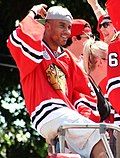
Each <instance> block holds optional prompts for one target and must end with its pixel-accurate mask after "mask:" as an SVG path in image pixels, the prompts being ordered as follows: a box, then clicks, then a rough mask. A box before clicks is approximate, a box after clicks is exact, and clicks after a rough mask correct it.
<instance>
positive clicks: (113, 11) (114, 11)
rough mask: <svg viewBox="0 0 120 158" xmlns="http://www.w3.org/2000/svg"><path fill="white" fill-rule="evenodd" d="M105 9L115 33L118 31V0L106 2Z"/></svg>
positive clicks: (119, 26)
mask: <svg viewBox="0 0 120 158" xmlns="http://www.w3.org/2000/svg"><path fill="white" fill-rule="evenodd" d="M106 8H107V10H108V13H109V15H110V18H111V20H112V23H113V25H114V27H115V28H116V30H117V31H120V0H107V2H106Z"/></svg>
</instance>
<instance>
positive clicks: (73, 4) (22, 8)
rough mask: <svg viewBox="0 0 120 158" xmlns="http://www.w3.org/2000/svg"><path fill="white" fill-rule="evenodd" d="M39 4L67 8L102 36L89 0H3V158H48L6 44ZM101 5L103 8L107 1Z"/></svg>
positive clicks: (0, 69) (0, 25)
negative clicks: (31, 118)
mask: <svg viewBox="0 0 120 158" xmlns="http://www.w3.org/2000/svg"><path fill="white" fill-rule="evenodd" d="M40 3H44V4H47V5H48V7H50V6H53V5H62V6H65V7H67V8H68V9H69V10H70V11H71V13H72V15H73V17H74V18H83V19H85V20H86V21H88V22H89V23H90V24H91V26H92V30H93V33H94V34H95V35H96V36H97V37H99V34H98V32H97V31H96V26H97V20H96V17H95V15H94V13H93V10H92V8H91V7H90V5H89V4H88V3H87V2H86V0H0V158H21V156H22V158H45V157H46V154H47V144H46V143H45V140H44V139H43V138H42V137H40V136H39V135H38V133H37V132H36V131H35V130H34V129H32V127H31V123H30V119H29V116H28V114H27V111H26V108H25V103H24V97H23V95H22V92H21V86H20V81H19V73H18V69H17V68H16V65H15V62H14V60H13V59H12V57H11V55H10V53H9V50H8V49H7V47H6V41H7V38H8V36H9V34H10V33H11V32H12V31H13V30H14V29H15V23H16V20H17V21H18V20H19V21H21V20H22V19H23V18H24V17H25V16H26V15H27V14H28V11H29V10H30V9H31V8H32V6H33V5H36V4H40ZM99 4H100V5H101V6H102V7H104V6H105V0H100V1H99Z"/></svg>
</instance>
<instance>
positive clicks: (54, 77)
mask: <svg viewBox="0 0 120 158" xmlns="http://www.w3.org/2000/svg"><path fill="white" fill-rule="evenodd" d="M46 74H47V78H48V81H49V82H50V84H51V85H52V87H53V88H54V89H56V90H61V91H62V92H63V93H64V94H66V92H67V86H66V77H65V74H64V73H63V72H62V70H61V69H60V68H58V67H57V66H56V65H55V64H51V65H49V67H48V69H47V70H46Z"/></svg>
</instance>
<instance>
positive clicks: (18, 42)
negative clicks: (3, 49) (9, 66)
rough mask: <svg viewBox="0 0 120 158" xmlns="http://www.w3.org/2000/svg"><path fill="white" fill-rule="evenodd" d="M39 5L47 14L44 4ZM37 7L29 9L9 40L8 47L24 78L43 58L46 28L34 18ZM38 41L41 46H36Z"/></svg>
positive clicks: (42, 12) (39, 8) (39, 10)
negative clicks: (43, 37) (43, 36)
mask: <svg viewBox="0 0 120 158" xmlns="http://www.w3.org/2000/svg"><path fill="white" fill-rule="evenodd" d="M38 6H39V7H38ZM38 6H37V9H38V10H37V11H38V13H41V16H43V14H45V12H44V5H43V4H41V5H38ZM45 6H46V5H45ZM35 9H36V6H35V7H33V8H32V11H29V13H28V15H27V16H26V17H25V18H24V19H23V20H22V21H21V22H20V25H19V26H18V27H17V28H16V30H14V31H13V32H12V33H11V35H10V36H9V38H8V40H7V47H8V48H9V50H10V53H11V55H12V56H13V58H14V60H15V62H16V64H17V67H18V69H19V71H20V75H21V78H22V79H23V78H24V77H25V76H26V75H27V74H29V73H30V72H31V71H33V69H34V68H35V67H36V65H37V64H38V63H40V62H41V61H42V59H43V58H42V56H43V52H42V47H41V38H42V34H43V33H44V28H43V26H42V24H40V23H38V22H37V21H36V20H35V19H34V17H35V15H37V12H36V10H35ZM41 10H42V11H41ZM34 12H35V13H34ZM40 35H41V36H40ZM37 42H39V48H38V46H37V47H36V44H37Z"/></svg>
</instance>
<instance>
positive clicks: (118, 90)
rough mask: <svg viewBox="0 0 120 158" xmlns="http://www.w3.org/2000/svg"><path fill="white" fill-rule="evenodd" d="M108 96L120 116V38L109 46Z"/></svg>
mask: <svg viewBox="0 0 120 158" xmlns="http://www.w3.org/2000/svg"><path fill="white" fill-rule="evenodd" d="M107 76H108V84H107V94H108V98H109V101H110V103H111V104H112V106H113V108H114V109H115V110H116V112H117V113H119V114H120V38H116V39H115V40H114V41H113V42H111V43H110V45H109V53H108V73H107Z"/></svg>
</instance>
